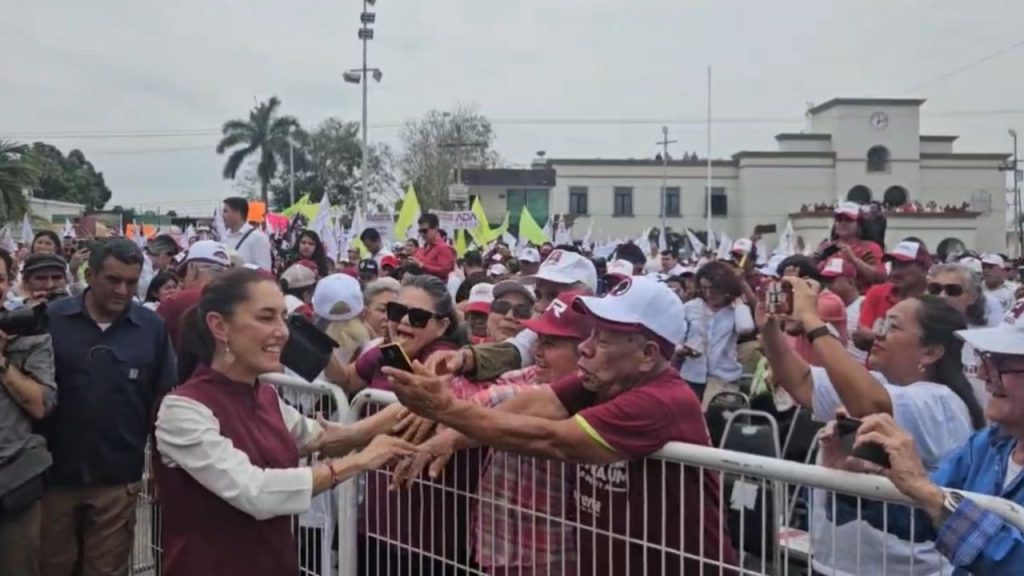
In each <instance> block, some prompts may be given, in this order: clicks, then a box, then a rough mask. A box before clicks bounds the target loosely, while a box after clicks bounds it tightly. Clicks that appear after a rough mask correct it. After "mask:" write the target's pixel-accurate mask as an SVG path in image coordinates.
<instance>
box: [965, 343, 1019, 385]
mask: <svg viewBox="0 0 1024 576" xmlns="http://www.w3.org/2000/svg"><path fill="white" fill-rule="evenodd" d="M975 354H977V356H978V360H980V364H981V367H982V369H983V370H984V373H983V374H982V376H984V377H986V378H996V379H998V378H1000V377H1001V376H1003V375H1004V374H1024V368H1010V367H1008V366H1007V364H1008V363H1009V362H1008V360H1009V357H1007V356H1003V355H999V354H991V353H988V352H979V351H977V350H975Z"/></svg>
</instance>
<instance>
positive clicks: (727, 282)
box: [696, 261, 743, 302]
mask: <svg viewBox="0 0 1024 576" xmlns="http://www.w3.org/2000/svg"><path fill="white" fill-rule="evenodd" d="M701 279H706V280H707V281H708V283H709V284H711V285H712V286H714V287H715V290H718V291H719V292H721V293H722V294H724V295H725V297H726V298H727V299H728V300H729V301H730V302H732V301H733V300H735V299H737V298H739V297H740V296H741V295H742V294H743V285H742V284H740V282H742V280H740V279H739V278H737V277H736V272H734V271H733V267H732V266H730V265H729V264H726V263H725V262H719V261H715V262H708V263H707V264H705V265H704V266H702V267H701V268H700V270H697V276H696V282H697V286H700V281H701Z"/></svg>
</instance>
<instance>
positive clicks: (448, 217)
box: [431, 210, 478, 236]
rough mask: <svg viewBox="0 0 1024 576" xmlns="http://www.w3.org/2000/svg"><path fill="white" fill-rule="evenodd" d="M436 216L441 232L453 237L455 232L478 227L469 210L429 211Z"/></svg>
mask: <svg viewBox="0 0 1024 576" xmlns="http://www.w3.org/2000/svg"><path fill="white" fill-rule="evenodd" d="M431 213H432V214H436V215H437V220H438V222H439V224H440V227H441V229H442V230H444V231H445V232H447V233H448V235H449V236H454V235H455V231H456V230H472V229H474V228H476V227H477V226H478V224H477V221H476V215H475V214H473V213H472V212H471V211H469V210H431Z"/></svg>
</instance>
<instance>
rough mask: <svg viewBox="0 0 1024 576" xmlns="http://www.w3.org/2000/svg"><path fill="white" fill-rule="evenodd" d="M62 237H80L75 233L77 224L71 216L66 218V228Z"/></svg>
mask: <svg viewBox="0 0 1024 576" xmlns="http://www.w3.org/2000/svg"><path fill="white" fill-rule="evenodd" d="M61 238H78V235H77V234H75V226H74V225H73V224H72V223H71V219H70V218H65V219H64V230H63V232H62V234H61Z"/></svg>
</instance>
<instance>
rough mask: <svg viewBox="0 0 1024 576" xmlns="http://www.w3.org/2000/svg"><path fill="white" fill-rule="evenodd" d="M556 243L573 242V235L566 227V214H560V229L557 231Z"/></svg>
mask: <svg viewBox="0 0 1024 576" xmlns="http://www.w3.org/2000/svg"><path fill="white" fill-rule="evenodd" d="M555 244H572V236H570V235H569V231H568V230H566V228H565V215H564V214H560V215H559V216H558V229H557V230H556V231H555Z"/></svg>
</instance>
